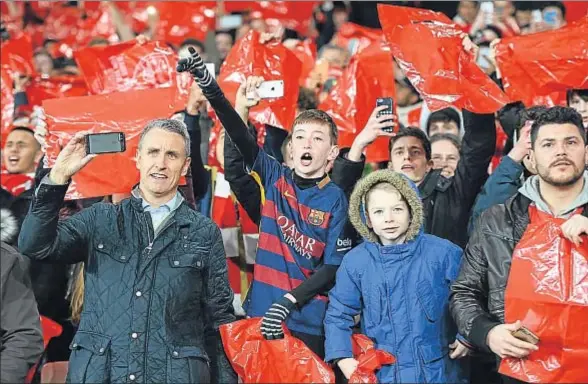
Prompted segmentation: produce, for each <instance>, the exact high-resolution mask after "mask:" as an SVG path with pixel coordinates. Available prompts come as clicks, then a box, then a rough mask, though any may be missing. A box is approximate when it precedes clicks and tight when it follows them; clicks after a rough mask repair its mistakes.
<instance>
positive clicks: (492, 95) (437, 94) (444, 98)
mask: <svg viewBox="0 0 588 384" xmlns="http://www.w3.org/2000/svg"><path fill="white" fill-rule="evenodd" d="M378 14H379V18H380V23H381V24H382V28H383V30H384V35H385V36H386V40H387V41H388V43H389V45H390V48H391V50H392V54H393V55H394V58H395V59H396V61H397V62H398V65H399V66H400V68H401V69H402V70H403V72H404V73H405V74H406V76H407V77H408V79H409V80H410V82H411V83H412V85H413V86H414V87H415V88H416V89H417V90H418V92H419V93H420V94H421V96H422V97H423V99H424V100H425V102H426V103H427V106H428V107H429V109H430V110H431V111H432V112H434V111H437V110H440V109H443V108H447V107H449V106H454V107H457V108H460V109H461V108H465V109H467V110H469V111H472V112H477V113H492V112H496V111H497V110H498V109H500V108H501V107H502V106H504V105H505V104H506V103H508V98H507V97H506V95H505V94H504V93H503V92H502V91H501V90H500V88H499V87H498V85H496V84H495V83H494V82H493V81H492V80H491V79H490V78H489V77H488V76H487V75H486V74H485V73H484V72H483V71H482V69H480V67H478V65H477V64H476V58H475V57H474V56H473V55H471V54H470V53H468V52H466V51H465V50H464V49H463V46H462V38H461V34H462V33H463V32H462V31H461V29H460V28H459V27H458V26H457V25H455V24H454V23H453V22H452V21H451V20H450V19H449V18H448V17H447V16H445V15H444V14H442V13H439V12H433V11H429V10H424V9H418V8H407V7H398V6H390V5H382V4H379V5H378Z"/></svg>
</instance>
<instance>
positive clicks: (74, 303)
mask: <svg viewBox="0 0 588 384" xmlns="http://www.w3.org/2000/svg"><path fill="white" fill-rule="evenodd" d="M74 279H75V280H74V286H73V290H72V294H71V303H70V305H69V307H70V310H71V321H72V322H73V323H75V324H79V323H80V317H81V315H82V308H83V306H84V263H82V265H81V268H79V269H78V273H77V276H75V277H74Z"/></svg>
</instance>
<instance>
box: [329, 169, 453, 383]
mask: <svg viewBox="0 0 588 384" xmlns="http://www.w3.org/2000/svg"><path fill="white" fill-rule="evenodd" d="M382 182H386V183H390V184H392V185H393V186H394V187H395V188H396V189H397V190H398V191H399V192H400V193H401V195H402V196H403V197H404V198H405V199H406V201H407V202H408V205H409V207H410V209H411V216H412V220H411V224H410V226H409V228H408V231H407V236H406V239H407V240H406V242H405V243H404V244H398V245H387V246H383V245H381V244H380V242H379V240H378V238H377V236H376V235H375V233H374V232H373V231H372V230H371V229H370V228H368V226H367V225H366V224H365V214H364V212H365V210H364V200H365V195H366V193H367V192H368V191H369V190H370V189H371V188H372V187H373V186H374V185H375V184H378V183H382ZM349 217H350V219H351V222H352V223H353V225H354V226H355V227H356V229H357V231H358V232H359V233H360V234H361V235H362V237H363V238H364V239H365V241H364V242H363V243H362V244H360V245H359V246H357V247H355V248H354V249H353V250H351V251H350V252H349V253H347V255H346V256H345V258H344V260H343V263H342V264H341V266H340V268H339V270H338V272H337V280H336V284H335V287H334V288H333V289H332V290H331V292H330V294H329V306H328V309H327V313H326V316H325V321H324V325H325V333H326V342H325V348H326V360H327V361H333V360H337V359H341V358H347V357H352V356H353V355H352V343H351V335H352V327H353V325H354V319H353V318H354V316H356V315H358V314H361V322H360V324H361V331H362V333H363V334H365V335H366V336H368V337H369V338H371V339H372V340H373V341H374V342H375V344H376V348H378V349H382V350H385V351H388V352H390V353H392V354H393V355H394V356H395V357H396V359H397V361H396V363H395V364H392V365H388V366H384V367H382V369H381V370H380V371H378V372H377V377H378V380H379V382H382V383H391V382H394V383H424V382H426V383H433V382H435V383H438V382H443V383H447V382H451V383H457V382H462V381H464V380H463V378H464V376H463V375H462V372H461V367H460V362H459V360H452V359H450V358H449V352H450V351H449V344H451V343H453V342H454V341H455V338H456V334H457V328H456V326H455V323H454V321H453V319H452V318H451V316H450V314H449V311H448V303H449V287H450V284H451V282H452V281H453V280H454V279H455V278H456V277H457V274H458V271H459V267H460V262H461V256H462V253H463V251H462V250H461V248H460V247H458V246H456V245H454V244H453V243H451V242H449V241H447V240H443V239H440V238H438V237H435V236H432V235H427V234H424V233H423V230H422V223H423V209H422V203H421V200H420V197H419V195H418V190H417V188H416V186H415V185H414V184H413V183H412V182H410V181H409V180H408V179H407V178H406V177H404V176H402V175H401V174H398V173H395V172H392V171H389V170H384V171H377V172H374V173H372V174H370V175H368V176H367V177H366V178H364V179H362V180H361V181H360V182H359V183H358V184H357V186H356V187H355V190H354V192H353V194H352V196H351V199H350V201H349ZM448 224H449V223H448Z"/></svg>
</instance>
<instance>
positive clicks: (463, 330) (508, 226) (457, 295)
mask: <svg viewBox="0 0 588 384" xmlns="http://www.w3.org/2000/svg"><path fill="white" fill-rule="evenodd" d="M530 204H531V200H530V199H528V198H527V197H525V196H523V195H521V194H520V193H517V194H516V195H515V196H513V197H511V198H510V199H509V200H507V202H506V203H505V204H500V205H495V206H493V207H490V208H489V209H488V210H486V211H485V212H484V213H482V215H481V216H480V219H479V220H478V222H477V226H476V228H475V230H474V232H473V234H472V237H471V239H470V241H469V243H468V245H467V247H466V250H465V254H464V257H463V261H462V264H461V270H460V272H459V276H458V277H457V280H455V281H454V282H453V285H452V287H451V296H450V310H451V313H452V315H453V318H454V319H455V321H456V323H457V327H458V329H459V333H460V334H461V335H463V336H465V337H466V338H467V339H468V340H469V341H470V342H472V343H473V344H475V345H476V346H477V347H478V348H481V349H483V350H485V351H487V352H490V349H489V348H488V345H487V344H486V337H487V336H488V332H490V330H491V329H492V328H494V327H495V326H496V325H499V324H502V323H504V291H505V289H506V284H507V282H508V275H509V272H510V263H511V260H512V254H513V251H514V249H515V247H516V245H517V244H518V242H519V241H520V239H521V238H522V236H523V234H524V233H525V230H526V229H527V226H528V225H529V213H528V210H529V205H530ZM587 207H588V206H585V207H584V213H583V215H586V213H587V212H588V211H587Z"/></svg>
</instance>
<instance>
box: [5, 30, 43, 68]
mask: <svg viewBox="0 0 588 384" xmlns="http://www.w3.org/2000/svg"><path fill="white" fill-rule="evenodd" d="M0 63H1V66H2V69H3V70H5V71H6V72H7V73H8V75H9V76H10V77H11V78H12V76H14V74H19V75H22V76H32V75H34V74H35V66H34V64H33V44H32V42H31V38H30V36H29V35H28V34H26V33H23V34H21V35H20V37H17V38H13V39H10V40H8V41H6V42H4V43H2V45H1V46H0Z"/></svg>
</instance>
